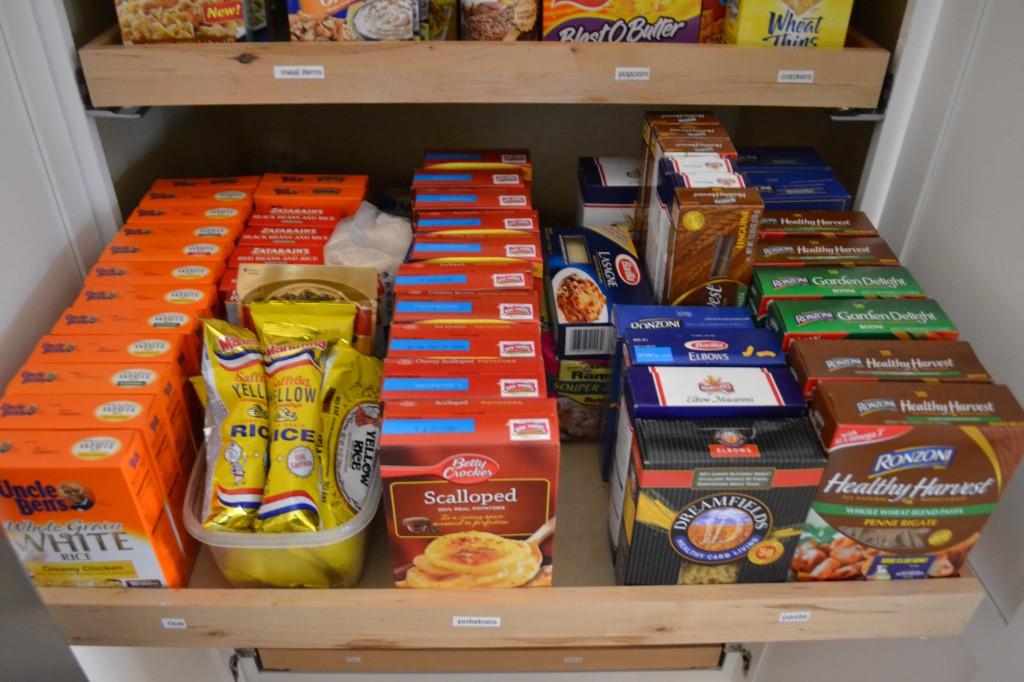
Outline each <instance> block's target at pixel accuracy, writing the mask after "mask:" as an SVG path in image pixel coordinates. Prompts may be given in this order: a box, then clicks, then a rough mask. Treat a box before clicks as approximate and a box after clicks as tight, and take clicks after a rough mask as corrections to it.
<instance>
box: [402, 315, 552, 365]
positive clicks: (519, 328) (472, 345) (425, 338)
mask: <svg viewBox="0 0 1024 682" xmlns="http://www.w3.org/2000/svg"><path fill="white" fill-rule="evenodd" d="M387 356H388V357H389V358H391V357H395V358H533V357H541V348H540V326H539V325H536V324H525V323H519V322H506V323H501V322H499V323H490V322H488V323H478V324H473V323H471V322H463V323H438V324H430V323H422V322H419V323H410V324H394V325H391V337H390V339H389V340H388V351H387Z"/></svg>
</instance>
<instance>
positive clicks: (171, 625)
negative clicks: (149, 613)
mask: <svg viewBox="0 0 1024 682" xmlns="http://www.w3.org/2000/svg"><path fill="white" fill-rule="evenodd" d="M160 624H161V625H163V626H164V630H188V625H187V624H186V623H185V619H184V618H161V619H160Z"/></svg>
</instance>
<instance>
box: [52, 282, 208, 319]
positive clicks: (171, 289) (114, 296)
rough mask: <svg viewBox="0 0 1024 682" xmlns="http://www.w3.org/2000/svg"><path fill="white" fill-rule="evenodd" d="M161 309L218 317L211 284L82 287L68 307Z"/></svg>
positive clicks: (111, 284)
mask: <svg viewBox="0 0 1024 682" xmlns="http://www.w3.org/2000/svg"><path fill="white" fill-rule="evenodd" d="M89 305H96V306H99V307H103V306H125V305H127V306H133V307H137V306H165V305H170V306H171V307H173V308H178V309H180V310H184V311H188V312H189V313H191V314H193V315H201V316H204V317H210V316H214V317H217V316H219V315H220V310H221V306H220V295H219V294H218V293H217V288H216V287H214V286H211V285H204V286H194V285H188V286H182V285H180V284H173V283H164V284H161V283H159V282H157V283H153V284H150V283H148V282H146V281H145V280H137V281H135V282H124V281H122V282H114V283H110V284H107V285H105V286H93V285H86V286H84V287H82V290H81V291H80V292H79V293H78V297H77V298H76V299H75V302H74V303H73V304H72V307H75V306H83V307H84V306H89Z"/></svg>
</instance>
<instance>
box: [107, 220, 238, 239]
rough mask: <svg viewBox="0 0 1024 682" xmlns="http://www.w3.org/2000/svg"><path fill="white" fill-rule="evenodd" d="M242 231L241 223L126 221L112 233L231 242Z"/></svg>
mask: <svg viewBox="0 0 1024 682" xmlns="http://www.w3.org/2000/svg"><path fill="white" fill-rule="evenodd" d="M241 232H242V223H240V222H234V223H226V224H223V225H221V224H209V225H199V224H189V223H159V224H157V223H128V224H126V225H125V226H124V227H122V228H121V230H120V232H118V233H117V234H116V235H114V238H115V239H117V238H118V237H122V236H123V237H134V238H138V239H140V240H141V239H145V238H146V237H152V238H153V239H154V240H156V239H163V238H164V237H170V238H175V239H187V240H189V241H196V240H200V241H215V242H220V241H224V240H227V241H229V242H233V241H235V240H236V239H238V235H239V234H241Z"/></svg>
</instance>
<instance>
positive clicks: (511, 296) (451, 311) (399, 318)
mask: <svg viewBox="0 0 1024 682" xmlns="http://www.w3.org/2000/svg"><path fill="white" fill-rule="evenodd" d="M429 320H447V321H464V320H497V321H501V322H532V323H534V324H540V299H539V297H538V295H537V292H536V291H533V290H517V291H472V292H460V291H428V292H401V293H399V294H397V295H396V296H395V312H394V315H393V317H392V321H393V322H394V323H398V324H400V323H403V322H423V321H429Z"/></svg>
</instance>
